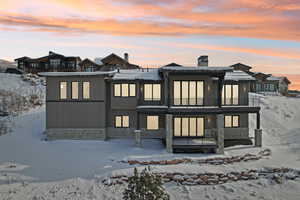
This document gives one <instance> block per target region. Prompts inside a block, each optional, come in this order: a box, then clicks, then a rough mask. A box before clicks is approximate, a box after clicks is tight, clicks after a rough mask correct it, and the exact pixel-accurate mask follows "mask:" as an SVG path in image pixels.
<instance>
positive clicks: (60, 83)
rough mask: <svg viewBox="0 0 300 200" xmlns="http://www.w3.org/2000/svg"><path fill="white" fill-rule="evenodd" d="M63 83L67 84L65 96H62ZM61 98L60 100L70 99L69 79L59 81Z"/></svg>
mask: <svg viewBox="0 0 300 200" xmlns="http://www.w3.org/2000/svg"><path fill="white" fill-rule="evenodd" d="M62 83H65V86H66V88H65V90H66V91H65V94H66V95H65V98H62V88H61V86H62ZM59 99H60V100H66V99H68V82H67V81H60V82H59Z"/></svg>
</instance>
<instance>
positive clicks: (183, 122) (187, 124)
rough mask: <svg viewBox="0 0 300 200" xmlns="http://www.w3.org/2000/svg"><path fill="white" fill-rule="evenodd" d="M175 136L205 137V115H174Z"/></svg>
mask: <svg viewBox="0 0 300 200" xmlns="http://www.w3.org/2000/svg"><path fill="white" fill-rule="evenodd" d="M173 122H174V136H175V137H203V136H204V132H205V128H204V117H174V120H173Z"/></svg>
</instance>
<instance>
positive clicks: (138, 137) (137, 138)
mask: <svg viewBox="0 0 300 200" xmlns="http://www.w3.org/2000/svg"><path fill="white" fill-rule="evenodd" d="M141 133H142V131H141V130H134V141H135V146H137V147H142V137H141Z"/></svg>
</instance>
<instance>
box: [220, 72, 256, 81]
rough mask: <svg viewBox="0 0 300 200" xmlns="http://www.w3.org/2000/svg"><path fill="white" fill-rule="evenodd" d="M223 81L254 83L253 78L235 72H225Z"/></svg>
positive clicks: (243, 73) (244, 73)
mask: <svg viewBox="0 0 300 200" xmlns="http://www.w3.org/2000/svg"><path fill="white" fill-rule="evenodd" d="M224 79H225V80H230V81H255V78H254V77H252V76H250V75H249V74H247V73H246V72H243V71H239V70H235V71H233V72H226V74H225V77H224Z"/></svg>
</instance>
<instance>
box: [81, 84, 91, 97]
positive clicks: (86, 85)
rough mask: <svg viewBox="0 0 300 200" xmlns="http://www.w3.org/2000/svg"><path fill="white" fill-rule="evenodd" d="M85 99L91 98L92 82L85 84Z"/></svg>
mask: <svg viewBox="0 0 300 200" xmlns="http://www.w3.org/2000/svg"><path fill="white" fill-rule="evenodd" d="M82 87H83V92H82V93H83V98H84V99H89V98H90V82H83V86H82Z"/></svg>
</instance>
